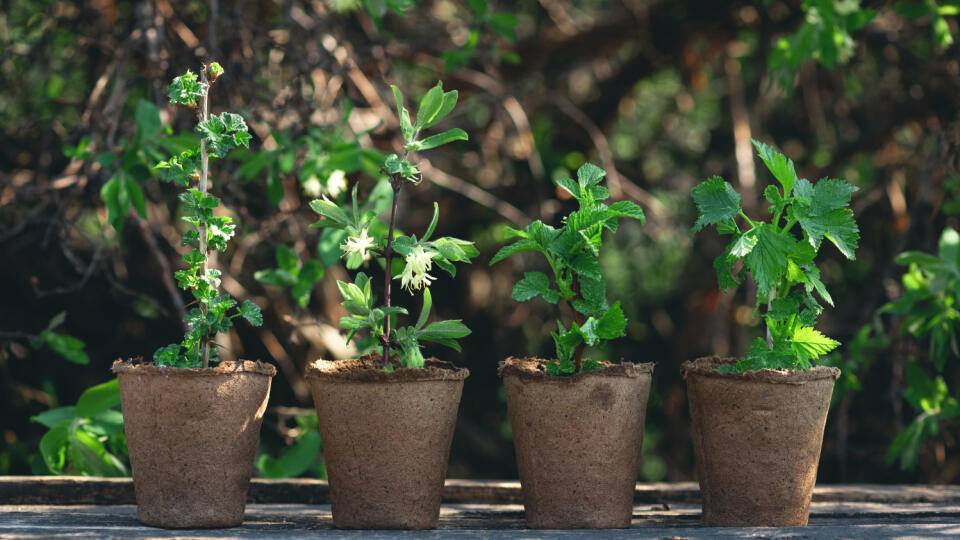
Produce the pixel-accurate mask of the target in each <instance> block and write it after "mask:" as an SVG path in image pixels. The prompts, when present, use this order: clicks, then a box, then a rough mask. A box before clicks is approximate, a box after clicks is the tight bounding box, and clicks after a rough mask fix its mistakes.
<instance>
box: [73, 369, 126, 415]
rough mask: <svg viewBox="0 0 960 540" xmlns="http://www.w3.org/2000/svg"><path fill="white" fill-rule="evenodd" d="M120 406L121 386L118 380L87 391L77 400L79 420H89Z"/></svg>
mask: <svg viewBox="0 0 960 540" xmlns="http://www.w3.org/2000/svg"><path fill="white" fill-rule="evenodd" d="M117 405H120V386H119V383H118V381H117V379H113V380H111V381H107V382H105V383H103V384H98V385H96V386H94V387H91V388H88V389H86V390H85V391H84V392H83V394H80V399H78V400H77V409H76V415H77V417H78V418H89V417H91V416H93V415H95V414H97V413H100V412H103V411H105V410H107V409H111V408H113V407H116V406H117Z"/></svg>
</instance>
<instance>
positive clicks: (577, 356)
mask: <svg viewBox="0 0 960 540" xmlns="http://www.w3.org/2000/svg"><path fill="white" fill-rule="evenodd" d="M572 289H573V296H574V298H576V297H577V295H579V294H580V280H578V279H577V278H576V277H574V278H573V287H572ZM567 304H568V305H569V306H570V309H572V310H573V320H574V321H576V323H577V326H583V314H581V313H580V312H579V311H577V308H575V307H573V302H570V301H569V300H568V301H567ZM586 347H587V344H586V342H581V343H580V344H579V345H577V349H576V351H574V353H573V367H574V369H575V370H576V371H575V373H576V372H579V371H580V365H581V364H583V350H584V349H585V348H586Z"/></svg>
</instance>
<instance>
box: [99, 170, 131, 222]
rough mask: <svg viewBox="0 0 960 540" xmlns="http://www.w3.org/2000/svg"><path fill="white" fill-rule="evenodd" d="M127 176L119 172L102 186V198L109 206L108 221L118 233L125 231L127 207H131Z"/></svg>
mask: <svg viewBox="0 0 960 540" xmlns="http://www.w3.org/2000/svg"><path fill="white" fill-rule="evenodd" d="M125 176H126V175H125V174H124V173H123V172H118V173H117V174H115V175H113V176H112V177H111V178H110V180H107V182H106V183H105V184H103V187H102V188H100V198H101V199H103V203H104V205H105V206H106V207H107V222H108V223H110V225H111V226H113V228H114V229H115V230H116V231H117V232H118V233H119V232H121V231H123V222H124V220H125V219H126V217H127V209H128V208H130V199H129V197H128V195H127V184H126V181H125Z"/></svg>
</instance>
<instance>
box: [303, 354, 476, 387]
mask: <svg viewBox="0 0 960 540" xmlns="http://www.w3.org/2000/svg"><path fill="white" fill-rule="evenodd" d="M368 358H369V357H361V358H359V359H357V358H353V359H346V360H324V359H322V358H320V359H317V360H315V361H313V362H311V363H309V364H307V366H306V369H305V370H304V378H306V379H317V380H323V381H337V382H349V383H415V382H427V381H451V382H462V381H463V380H464V379H466V378H467V377H468V376H469V375H470V370H469V369H467V368H462V367H457V366H455V365H453V364H452V363H449V362H441V361H439V360H437V359H436V358H428V359H427V360H426V363H425V364H424V367H422V368H408V367H398V368H394V370H393V371H383V370H382V369H369V368H363V367H362V366H358V369H352V370H350V371H341V370H340V369H339V367H340V366H341V365H342V363H343V362H347V361H350V360H353V361H357V360H360V361H363V360H365V359H368Z"/></svg>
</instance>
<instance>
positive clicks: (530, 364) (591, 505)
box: [500, 358, 653, 529]
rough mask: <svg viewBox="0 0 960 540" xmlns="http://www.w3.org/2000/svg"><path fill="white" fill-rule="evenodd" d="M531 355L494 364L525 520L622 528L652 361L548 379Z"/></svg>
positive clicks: (628, 517)
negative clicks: (503, 396)
mask: <svg viewBox="0 0 960 540" xmlns="http://www.w3.org/2000/svg"><path fill="white" fill-rule="evenodd" d="M544 365H545V362H544V361H543V360H538V359H517V358H509V359H507V360H506V361H505V362H503V363H502V364H501V366H500V374H501V375H502V376H503V384H504V387H505V388H506V394H507V409H508V410H509V414H510V422H511V426H512V429H513V440H514V445H515V446H516V451H517V468H518V469H519V472H520V483H521V487H522V491H523V505H524V510H525V513H526V520H527V525H528V526H530V527H532V528H536V529H612V528H626V527H629V526H630V523H631V521H632V516H633V498H634V491H635V489H636V482H637V470H638V467H639V463H640V448H641V445H642V443H643V428H644V419H645V416H646V410H647V398H648V396H649V394H650V381H651V377H652V373H653V364H652V363H650V364H632V363H622V364H619V365H614V366H611V367H608V368H606V369H602V370H597V371H587V372H583V373H580V374H578V375H574V376H571V377H550V376H548V375H546V373H545V370H544V369H543V367H544Z"/></svg>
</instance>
